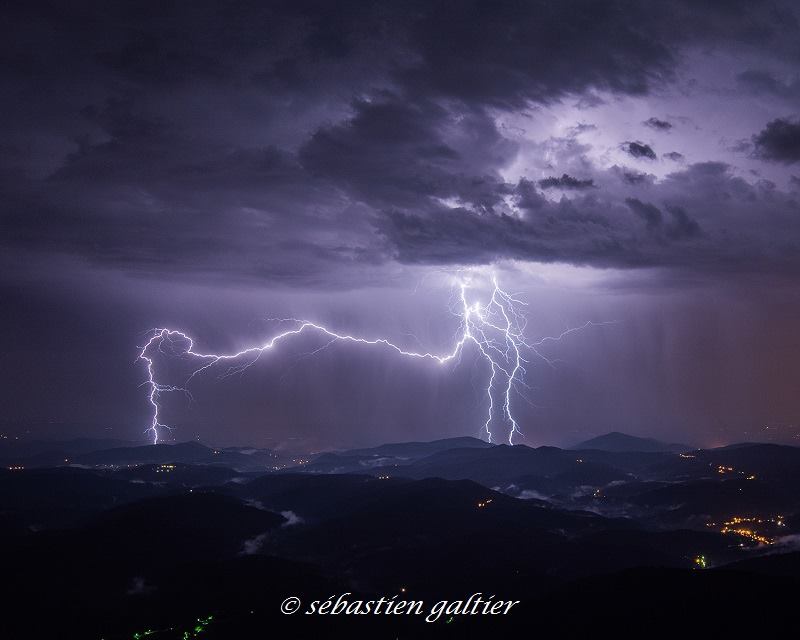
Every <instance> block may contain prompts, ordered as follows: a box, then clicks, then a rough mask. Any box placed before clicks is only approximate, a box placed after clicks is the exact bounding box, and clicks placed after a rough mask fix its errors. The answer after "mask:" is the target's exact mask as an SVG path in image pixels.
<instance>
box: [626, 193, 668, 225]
mask: <svg viewBox="0 0 800 640" xmlns="http://www.w3.org/2000/svg"><path fill="white" fill-rule="evenodd" d="M625 204H627V205H628V206H629V207H630V209H631V211H633V212H634V213H635V214H636V215H637V216H639V217H640V218H641V219H642V220H644V222H645V224H646V225H647V228H648V229H651V230H652V229H657V228H658V227H660V226H661V221H662V218H663V216H662V213H661V210H660V209H659V208H658V207H656V206H655V205H653V204H650V203H649V202H642V201H641V200H639V199H638V198H628V199H626V200H625Z"/></svg>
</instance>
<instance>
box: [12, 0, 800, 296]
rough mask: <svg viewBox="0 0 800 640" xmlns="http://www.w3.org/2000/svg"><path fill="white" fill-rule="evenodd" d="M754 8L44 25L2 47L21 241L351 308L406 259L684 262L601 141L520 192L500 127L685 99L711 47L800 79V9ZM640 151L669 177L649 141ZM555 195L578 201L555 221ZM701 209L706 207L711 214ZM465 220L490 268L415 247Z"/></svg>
mask: <svg viewBox="0 0 800 640" xmlns="http://www.w3.org/2000/svg"><path fill="white" fill-rule="evenodd" d="M735 9H736V10H735V11H733V10H731V9H730V7H729V6H727V5H726V6H722V5H719V4H717V3H705V4H702V5H698V4H697V3H693V2H683V1H681V0H674V1H673V2H669V3H659V4H657V5H651V6H647V7H645V6H643V5H641V3H637V2H621V3H599V2H575V3H544V2H508V3H499V4H498V3H483V2H477V1H476V2H460V3H449V2H419V3H411V4H408V3H404V4H403V5H402V6H401V5H398V4H396V3H386V2H379V1H376V2H366V3H362V2H352V3H351V2H344V3H336V4H330V5H326V4H319V3H315V2H267V3H236V4H235V5H230V4H220V5H215V4H213V3H212V4H208V3H201V4H197V3H174V4H169V5H151V6H147V7H142V6H140V5H138V4H135V3H130V4H127V3H114V4H107V3H91V2H90V3H85V4H80V5H75V6H71V7H68V8H67V7H65V8H63V9H61V10H58V11H56V10H47V9H46V8H45V6H44V5H42V6H37V5H35V4H32V5H26V6H22V5H20V6H18V7H16V8H15V9H14V15H12V16H10V18H11V19H10V20H7V21H6V23H5V37H4V38H2V42H0V54H1V55H2V58H3V60H4V61H6V62H7V63H8V64H6V65H5V66H6V68H7V69H8V73H7V79H6V85H7V88H8V90H7V91H5V92H4V96H5V97H4V98H3V101H4V102H3V104H4V105H5V107H6V108H5V109H4V112H5V113H7V117H6V118H5V120H4V123H3V125H2V126H3V131H4V142H3V143H2V145H3V151H4V153H3V157H2V159H0V184H2V186H3V190H4V195H5V197H4V200H3V202H2V205H0V206H2V229H3V236H2V238H3V239H2V242H3V244H4V246H5V247H7V248H8V249H12V250H23V251H29V252H32V253H36V254H44V255H50V254H57V255H62V254H67V255H75V256H78V257H80V258H83V259H87V260H89V261H91V262H92V263H94V264H97V265H101V266H106V267H110V268H113V269H125V270H126V271H130V272H138V273H143V274H147V275H151V276H153V275H156V276H158V275H160V276H163V277H183V276H186V275H189V276H191V277H203V278H207V277H221V278H236V279H248V278H256V279H264V280H267V281H269V282H275V281H284V282H291V283H301V282H318V281H320V280H337V278H338V276H339V275H342V277H341V279H339V282H340V283H341V284H343V285H345V286H346V284H347V283H350V282H352V280H351V278H352V277H353V276H352V274H353V273H355V272H356V271H359V270H360V271H361V272H362V273H364V272H365V271H364V270H363V269H362V267H363V266H365V265H369V266H374V265H381V264H391V262H392V261H393V260H394V258H395V256H397V255H400V256H412V261H414V260H416V259H417V258H416V256H420V257H424V256H425V255H428V254H429V253H434V254H435V255H437V256H439V254H447V255H452V256H453V260H458V261H462V262H467V263H476V262H483V261H486V260H489V259H492V258H501V257H504V256H518V257H522V258H526V257H527V258H530V259H550V260H554V261H559V260H561V261H579V262H583V263H591V262H592V260H594V259H595V258H594V257H597V259H598V260H599V262H600V263H602V264H609V263H611V264H619V265H630V264H647V263H650V262H653V263H662V262H664V260H665V256H664V255H662V252H663V250H664V249H663V247H660V248H658V251H657V252H656V255H653V256H650V255H649V251H651V249H652V247H651V245H649V244H647V242H650V239H648V238H647V237H645V238H644V239H643V240H642V241H643V242H645V244H644V245H641V246H637V245H636V242H638V241H639V239H638V238H637V236H636V235H635V233H634V231H635V230H633V229H629V228H627V227H626V225H628V224H630V220H629V219H628V218H629V216H624V217H623V216H622V213H621V212H627V211H628V207H627V206H626V205H625V199H626V198H636V197H639V198H640V199H642V201H645V200H647V201H649V200H648V198H652V197H655V196H654V195H653V194H648V195H647V198H645V197H644V196H643V195H641V194H637V193H636V192H635V191H636V189H638V188H642V189H644V188H650V187H651V186H652V184H651V183H652V182H653V181H652V180H651V179H650V178H647V179H645V178H643V177H642V176H641V174H638V173H635V172H632V171H626V172H623V173H622V174H619V173H618V172H617V174H616V175H617V176H619V177H617V178H616V179H614V180H608V179H606V178H608V177H609V172H604V171H601V170H598V169H596V168H595V167H594V166H593V165H592V162H591V161H589V160H588V159H587V158H586V154H587V153H588V152H589V150H590V147H589V145H585V144H579V143H578V142H576V141H575V139H574V138H575V136H577V135H579V134H583V133H586V134H589V133H595V132H596V131H597V129H596V126H595V125H589V124H585V123H584V124H579V125H577V126H575V127H573V128H572V129H571V130H570V131H569V132H568V138H567V139H564V141H563V142H562V143H558V142H557V141H556V140H555V139H554V140H553V141H551V145H550V149H549V151H552V152H553V153H555V154H556V155H557V156H558V157H559V158H561V159H563V160H564V161H565V163H566V164H565V165H564V166H563V167H562V166H558V167H554V171H551V173H555V171H558V173H555V175H551V176H549V177H548V171H547V170H543V171H542V172H541V173H539V174H538V175H536V176H535V177H532V178H531V179H527V178H522V179H514V181H511V182H508V181H507V180H505V179H504V178H503V177H502V175H503V173H502V172H503V169H504V168H506V167H508V166H509V165H511V164H512V163H513V162H514V161H515V159H516V158H517V157H518V155H519V154H520V153H521V149H520V144H519V140H518V139H515V138H514V136H512V135H509V132H508V131H507V130H504V129H503V128H502V127H501V126H500V125H498V117H499V116H502V115H503V114H508V113H510V112H514V111H516V110H518V109H523V108H531V107H535V106H536V105H537V104H538V105H554V104H557V103H558V102H559V101H567V100H569V101H573V102H578V103H580V104H582V105H583V107H582V108H591V107H592V105H594V106H597V105H598V104H600V103H601V102H602V100H603V99H605V98H607V97H609V96H644V95H647V94H648V93H649V92H651V90H652V89H653V88H655V87H658V88H660V89H664V88H665V87H668V86H669V83H670V82H671V81H672V80H673V78H674V71H675V67H676V64H677V63H678V62H679V60H680V58H681V56H680V53H681V51H682V48H683V47H692V46H694V45H696V44H705V45H714V46H719V47H733V48H736V47H740V48H741V47H766V46H768V47H769V49H770V52H771V55H772V56H773V57H774V58H775V59H776V60H780V61H783V62H790V61H794V60H797V59H799V57H798V48H797V45H796V42H797V40H796V39H795V38H793V37H792V35H793V31H792V28H789V27H790V26H791V25H792V24H793V23H792V20H791V18H792V15H793V14H791V10H790V8H788V7H787V6H786V5H784V4H781V3H778V4H776V5H774V6H773V7H772V8H771V9H770V10H762V9H760V8H759V9H756V8H754V7H751V6H750V5H749V4H747V3H744V2H738V3H736V6H735ZM689 18H691V19H689ZM787 25H788V26H787ZM678 26H680V28H678ZM598 51H602V52H603V55H598ZM751 76H752V74H751ZM751 76H746V77H745V79H744V80H742V81H744V82H747V81H750V82H751V83H752V81H753V78H752V77H751ZM747 78H749V80H748V79H747ZM600 93H602V94H603V96H604V98H601V97H600V96H599V94H600ZM646 124H647V125H648V126H650V127H655V128H656V129H658V130H665V128H666V127H667V126H668V125H669V124H671V123H669V122H667V121H666V120H662V119H659V118H656V117H652V118H650V119H649V120H647V121H646ZM773 128H774V127H773ZM779 133H780V132H779ZM762 138H763V139H762ZM759 140H760V143H759V144H760V147H761V151H762V154H763V155H764V157H765V158H776V154H777V156H780V159H781V160H782V161H787V162H788V161H789V157H790V156H791V144H790V142H789V143H787V142H786V140H784V141H783V142H782V143H781V142H778V141H777V140H776V139H775V136H774V135H773V132H772V130H771V129H769V128H768V130H765V132H764V133H762V134H760V136H759ZM559 144H560V146H559ZM787 144H788V146H787ZM542 148H543V147H542ZM625 150H626V151H627V153H628V154H629V155H631V156H632V157H634V158H636V159H640V160H641V159H645V160H655V158H656V155H655V151H654V150H653V149H652V148H651V147H650V146H649V145H647V144H645V143H642V142H638V141H634V142H629V143H627V144H626V145H625ZM546 151H548V150H546V149H545V150H544V151H543V152H546ZM664 157H666V158H669V159H672V160H680V159H681V157H680V154H678V153H677V152H671V153H668V154H665V156H664ZM612 173H613V171H612ZM559 174H560V175H561V177H558V175H559ZM574 176H579V177H574ZM537 184H538V187H539V189H551V188H554V187H558V188H560V189H562V190H565V191H567V192H568V193H567V195H569V196H578V197H577V198H576V199H575V200H574V201H569V200H565V201H563V202H561V203H553V202H551V201H549V200H547V199H546V198H545V196H544V194H543V193H541V192H540V191H539V190H537ZM589 186H594V187H596V188H595V189H591V190H589V189H588V187H589ZM657 188H658V189H666V188H667V187H666V185H662V186H658V187H657ZM692 188H693V187H692ZM589 191H591V193H589ZM682 197H683V198H684V199H686V200H689V201H694V200H699V201H701V206H702V207H705V204H706V203H705V202H704V201H703V194H700V193H698V194H682ZM775 197H776V198H777V199H778V200H780V198H779V197H778V196H775ZM776 206H777V205H776ZM780 206H786V205H785V203H783V201H781V202H780ZM687 211H689V212H690V214H692V215H693V212H694V207H693V206H692V207H687ZM459 216H460V217H461V218H463V223H464V225H465V226H466V227H469V228H473V230H474V228H481V229H486V233H487V234H488V235H489V236H491V238H492V239H491V240H490V241H489V242H488V247H478V246H476V243H475V242H474V241H472V240H468V239H467V238H468V237H470V238H471V235H470V234H469V233H466V235H464V236H463V237H461V238H460V239H459V238H454V239H452V240H451V241H450V244H451V245H455V246H457V247H460V249H459V250H454V249H452V248H451V249H450V250H444V249H443V250H442V251H440V252H432V251H431V249H430V248H429V247H426V248H425V250H422V251H416V250H414V248H413V247H412V246H411V245H412V244H413V242H412V236H413V234H412V233H411V230H412V229H413V228H414V226H415V225H420V226H421V227H424V228H427V227H428V225H432V226H433V227H436V226H437V225H438V226H451V227H452V226H456V227H457V226H458V225H457V221H458V219H459ZM475 216H482V217H481V218H480V219H479V220H478V222H476V221H475V219H474V218H475ZM617 216H620V217H619V218H618V217H617ZM439 217H441V218H442V220H439V219H438V218H439ZM625 219H628V221H627V222H621V220H625ZM512 220H516V222H512ZM703 226H704V229H705V227H706V225H703ZM398 229H399V231H398ZM511 229H517V231H518V232H519V233H520V234H521V236H522V237H521V238H519V239H516V238H514V234H513V233H511V231H510V230H511ZM376 231H377V233H376ZM581 234H586V235H585V236H582V235H581ZM631 234H633V235H631ZM434 235H435V234H434ZM742 236H743V237H751V236H752V234H751V233H750V230H749V229H743V230H742ZM425 237H426V234H425V233H423V232H422V231H420V238H421V239H424V238H425ZM421 241H422V240H421ZM502 242H508V247H507V248H506V249H505V250H504V248H503V246H502ZM470 246H472V247H473V248H474V250H475V253H474V254H472V255H470V253H469V251H468V250H467V247H470ZM490 256H491V257H492V258H490ZM421 259H422V258H421ZM686 259H688V258H687V257H686V256H684V255H676V256H673V258H672V260H674V261H676V262H680V261H681V260H686ZM436 260H437V261H438V260H441V258H440V257H437V258H436ZM693 262H694V261H693ZM368 273H374V271H371V270H370V271H368ZM360 277H364V276H360ZM376 277H377V276H376Z"/></svg>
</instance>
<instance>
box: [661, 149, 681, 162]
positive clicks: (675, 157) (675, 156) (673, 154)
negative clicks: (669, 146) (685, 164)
mask: <svg viewBox="0 0 800 640" xmlns="http://www.w3.org/2000/svg"><path fill="white" fill-rule="evenodd" d="M663 157H664V158H666V159H667V160H672V161H673V162H680V161H681V160H683V154H682V153H678V152H677V151H669V152H667V153H665V154H663Z"/></svg>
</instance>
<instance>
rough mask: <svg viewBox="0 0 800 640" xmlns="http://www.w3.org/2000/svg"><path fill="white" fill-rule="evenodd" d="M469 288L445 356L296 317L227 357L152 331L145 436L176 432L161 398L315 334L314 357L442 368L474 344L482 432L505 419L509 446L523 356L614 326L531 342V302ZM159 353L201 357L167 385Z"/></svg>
mask: <svg viewBox="0 0 800 640" xmlns="http://www.w3.org/2000/svg"><path fill="white" fill-rule="evenodd" d="M469 289H470V287H469V283H468V282H467V281H464V280H462V281H460V282H459V284H458V302H457V303H456V304H455V305H454V308H452V309H451V311H452V313H453V314H454V315H456V316H457V317H458V318H459V319H460V321H459V327H458V330H457V332H456V339H455V342H454V345H453V348H452V349H451V351H449V352H447V353H442V354H436V353H431V352H423V351H408V350H406V349H403V348H402V347H399V346H397V345H396V344H394V343H393V342H391V341H389V340H387V339H386V338H374V339H372V338H361V337H357V336H352V335H349V334H343V333H339V332H337V331H333V330H331V329H329V328H327V327H325V326H323V325H320V324H317V323H315V322H309V321H306V320H298V319H296V318H284V319H282V320H283V321H287V322H292V323H294V325H295V326H294V327H293V328H292V329H289V330H287V331H284V332H282V333H279V334H277V335H275V336H273V337H272V338H271V339H269V340H268V341H267V342H264V343H262V344H260V345H256V346H253V347H248V348H246V349H242V350H241V351H237V352H235V353H227V354H226V353H223V354H218V353H202V352H199V351H195V348H194V341H193V340H192V338H191V337H189V336H188V335H187V334H186V333H184V332H183V331H179V330H175V329H166V328H157V329H153V330H152V335H151V337H150V339H149V340H148V341H147V343H146V344H145V345H144V347H142V349H141V351H140V352H139V355H138V358H137V360H142V361H143V362H144V363H145V364H146V369H147V380H146V381H145V382H144V383H143V386H146V387H148V389H149V392H148V396H147V397H148V400H149V402H150V405H151V406H152V420H151V423H150V425H149V426H148V428H147V429H146V433H149V434H150V435H151V436H152V438H153V444H157V443H158V441H159V439H160V434H161V430H164V429H166V430H169V429H171V427H170V426H169V425H167V424H165V423H162V422H161V418H160V412H161V404H160V398H161V396H162V395H163V394H165V393H175V392H177V393H183V394H185V395H186V396H187V397H189V398H190V399H191V398H192V395H191V392H190V391H189V388H188V387H189V384H190V383H191V382H192V380H193V379H194V378H195V377H197V376H199V375H201V374H202V373H204V372H206V371H207V370H209V369H211V368H212V367H214V366H216V365H218V364H221V363H230V364H229V366H228V368H227V369H226V370H225V372H224V373H222V374H221V375H220V377H223V378H224V377H227V376H230V375H232V374H236V373H242V372H244V371H245V370H247V369H248V368H249V367H251V366H253V365H254V364H255V363H256V361H257V360H258V359H259V357H260V356H261V355H262V354H263V353H264V352H265V351H268V350H270V349H273V348H274V347H275V346H276V345H277V344H278V343H279V342H282V341H283V340H286V339H287V338H290V337H292V336H298V335H300V334H303V333H309V332H315V333H318V334H322V335H323V336H326V337H327V338H329V340H328V342H327V343H326V344H325V345H323V346H322V347H320V348H318V349H316V350H315V351H313V352H312V353H311V354H309V355H313V354H314V353H318V352H319V351H322V350H323V349H327V348H328V347H329V346H331V345H332V344H334V343H336V342H350V343H357V344H362V345H371V346H380V347H383V348H386V349H389V350H391V351H395V352H396V353H397V354H399V355H401V356H404V357H408V358H417V359H420V360H430V361H432V362H435V363H437V364H440V365H443V364H446V363H448V362H450V361H456V360H457V359H458V358H459V356H460V355H461V353H462V352H463V351H464V348H465V346H466V345H467V344H473V345H475V347H476V348H477V349H478V352H479V353H480V355H481V357H482V358H483V359H484V360H485V361H486V362H487V364H488V365H489V368H490V372H491V373H490V376H489V379H488V381H487V384H486V395H487V398H488V410H487V417H486V421H485V422H484V423H483V427H482V429H481V434H483V435H484V436H485V437H486V439H487V440H488V441H489V442H491V441H492V427H493V425H494V423H495V422H497V421H498V420H501V421H502V422H503V423H504V424H506V425H507V428H508V443H509V444H513V441H514V436H516V435H522V432H521V431H520V429H519V423H518V422H517V420H516V418H515V417H514V414H513V412H512V406H511V396H512V391H518V389H517V385H522V386H527V385H525V383H524V381H523V377H524V376H525V373H526V369H525V365H526V364H527V362H528V360H527V359H526V357H524V356H529V354H532V355H533V356H535V357H537V358H540V359H541V360H543V361H545V362H546V363H547V364H549V365H551V366H553V364H554V361H553V360H550V359H549V358H547V357H546V356H545V355H544V354H542V353H541V352H540V351H539V347H541V346H542V345H544V344H545V343H547V342H558V341H560V340H561V339H562V338H564V337H566V336H568V335H570V334H571V333H574V332H576V331H580V330H582V329H585V328H587V327H589V326H596V325H603V324H611V323H609V322H591V321H590V322H586V323H584V324H583V325H581V326H578V327H572V328H570V329H567V330H565V331H563V332H562V333H561V334H559V335H557V336H547V337H545V338H541V339H540V340H538V341H535V342H531V341H529V340H528V339H527V338H526V337H525V328H526V325H527V318H526V317H525V315H524V314H523V313H522V312H521V307H525V306H527V303H526V302H524V301H522V300H519V299H518V298H516V297H515V296H514V295H512V294H510V293H508V292H506V291H504V290H503V289H501V288H500V287H499V285H498V284H497V280H496V278H494V277H492V290H491V296H490V297H489V299H488V302H485V303H482V302H480V301H477V302H470V301H469V300H468V294H467V292H468V290H469ZM178 341H180V344H181V345H182V346H181V347H180V351H176V348H175V343H176V342H178ZM154 351H157V352H159V353H160V354H162V355H164V356H175V355H179V356H181V357H184V358H185V357H189V358H193V359H196V360H197V361H198V366H197V368H195V369H194V370H193V371H192V372H191V374H190V375H189V376H188V377H187V378H186V380H185V382H184V383H183V384H182V385H181V386H175V385H169V384H162V383H160V382H159V381H158V380H157V378H156V373H155V361H154V356H155V353H154ZM242 361H244V362H242ZM237 363H238V364H237Z"/></svg>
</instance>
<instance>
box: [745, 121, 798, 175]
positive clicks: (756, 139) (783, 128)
mask: <svg viewBox="0 0 800 640" xmlns="http://www.w3.org/2000/svg"><path fill="white" fill-rule="evenodd" d="M753 144H754V146H755V152H756V154H757V155H758V156H759V157H761V158H764V159H765V160H771V161H773V162H783V163H785V164H791V163H794V162H797V161H800V121H797V120H789V119H785V118H777V119H776V120H773V121H772V122H769V123H767V126H766V127H765V128H764V129H763V130H762V131H761V132H760V133H758V134H757V135H755V136H753Z"/></svg>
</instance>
